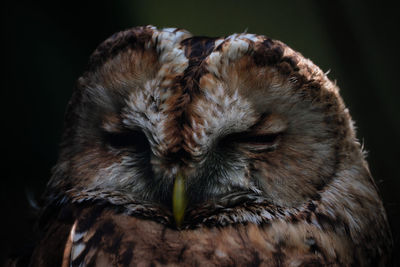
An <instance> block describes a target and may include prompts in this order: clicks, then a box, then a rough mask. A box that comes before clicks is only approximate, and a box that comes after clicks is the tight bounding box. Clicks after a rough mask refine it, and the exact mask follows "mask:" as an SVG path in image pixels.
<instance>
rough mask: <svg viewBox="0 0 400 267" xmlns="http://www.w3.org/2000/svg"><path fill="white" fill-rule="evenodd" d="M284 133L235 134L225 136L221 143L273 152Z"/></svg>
mask: <svg viewBox="0 0 400 267" xmlns="http://www.w3.org/2000/svg"><path fill="white" fill-rule="evenodd" d="M281 135H282V133H267V134H255V133H249V132H244V133H243V132H242V133H233V134H230V135H227V136H225V138H224V139H223V140H221V141H220V143H221V144H222V145H223V146H231V145H232V144H239V145H241V146H242V147H245V148H247V149H249V150H252V151H273V150H275V149H276V147H277V143H278V141H279V139H280V136H281Z"/></svg>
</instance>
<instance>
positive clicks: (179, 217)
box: [172, 172, 187, 228]
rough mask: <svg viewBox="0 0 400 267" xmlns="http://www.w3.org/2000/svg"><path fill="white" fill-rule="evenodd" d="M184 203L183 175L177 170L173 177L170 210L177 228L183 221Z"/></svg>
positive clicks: (185, 201) (185, 202)
mask: <svg viewBox="0 0 400 267" xmlns="http://www.w3.org/2000/svg"><path fill="white" fill-rule="evenodd" d="M186 204H187V197H186V190H185V176H184V175H183V174H182V173H181V172H178V174H177V175H176V177H175V181H174V190H173V192H172V212H173V214H174V218H175V223H176V226H177V227H178V228H179V227H180V226H181V224H182V222H183V218H184V215H185V208H186Z"/></svg>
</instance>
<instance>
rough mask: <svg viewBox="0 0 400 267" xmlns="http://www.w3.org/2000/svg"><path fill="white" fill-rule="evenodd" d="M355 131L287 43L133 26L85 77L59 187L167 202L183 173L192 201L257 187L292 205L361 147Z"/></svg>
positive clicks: (105, 47)
mask: <svg viewBox="0 0 400 267" xmlns="http://www.w3.org/2000/svg"><path fill="white" fill-rule="evenodd" d="M349 126H350V127H349ZM348 129H351V122H350V119H349V117H348V114H347V111H346V110H345V108H344V105H343V103H342V100H341V98H340V97H339V95H338V89H337V87H336V86H335V85H334V84H332V83H331V82H330V81H329V80H328V79H327V78H326V76H325V75H324V74H323V73H322V72H321V70H320V69H319V68H317V67H316V66H315V65H313V64H312V62H311V61H309V60H307V59H304V58H303V57H302V56H301V55H300V54H298V53H296V52H294V51H293V50H291V49H290V48H288V47H287V46H286V45H284V44H283V43H281V42H279V41H273V40H271V39H269V38H267V37H264V36H257V35H253V34H234V35H231V36H228V37H226V38H206V37H191V35H190V34H189V33H188V32H186V31H184V30H178V29H164V30H157V29H156V28H154V27H151V26H148V27H142V28H136V29H134V30H130V31H126V32H121V33H118V34H116V35H114V36H112V37H111V38H110V39H108V40H107V41H105V42H104V43H103V44H102V45H100V46H99V48H98V49H97V50H96V51H95V52H94V54H93V55H92V58H91V61H90V67H89V70H88V71H87V72H86V73H85V74H84V75H83V76H82V77H81V78H80V79H79V81H78V84H77V89H76V90H75V92H74V95H73V98H72V100H71V103H70V105H69V108H68V111H67V117H66V131H65V134H64V138H63V142H62V145H61V156H60V160H59V163H58V165H57V166H56V168H55V174H54V177H55V178H53V181H52V184H53V187H56V188H62V191H63V192H71V191H73V190H79V191H80V192H84V191H86V192H96V193H97V194H101V193H105V192H120V193H121V194H124V195H126V196H129V197H131V198H133V199H141V200H144V201H148V202H151V203H158V204H161V205H166V206H170V204H171V199H172V192H173V185H174V179H175V177H176V175H177V174H178V173H183V174H184V176H185V182H184V187H185V192H186V194H187V197H188V205H189V206H190V205H196V204H200V203H204V202H215V201H218V199H220V198H221V197H223V196H225V195H229V194H232V193H237V192H252V193H254V194H257V195H261V196H263V197H264V198H266V199H268V200H269V201H270V202H271V203H274V204H276V205H279V206H283V207H295V206H297V205H299V204H301V203H304V202H305V200H307V199H310V198H315V197H318V196H317V195H318V191H319V190H321V189H322V188H323V187H324V185H325V184H326V183H327V182H328V181H329V180H330V179H331V178H332V176H333V175H334V173H335V169H336V167H337V165H338V164H339V162H340V157H341V156H342V155H341V153H342V152H341V150H343V149H344V148H345V147H346V146H347V147H348V146H354V142H353V138H354V133H353V132H352V131H349V130H348ZM349 139H351V141H352V143H350V142H348V141H346V140H349ZM342 154H343V153H342ZM60 177H61V178H60Z"/></svg>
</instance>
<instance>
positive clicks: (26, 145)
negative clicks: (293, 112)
mask: <svg viewBox="0 0 400 267" xmlns="http://www.w3.org/2000/svg"><path fill="white" fill-rule="evenodd" d="M1 12H2V32H3V35H2V36H3V37H2V43H3V44H5V47H6V49H5V50H3V53H2V58H5V61H2V62H3V68H2V69H3V71H2V75H3V76H4V77H3V79H2V80H1V82H2V98H1V103H2V105H1V106H2V109H3V112H2V132H3V133H6V136H7V137H6V139H5V140H4V143H5V147H6V150H5V151H4V152H5V153H3V156H5V157H6V162H5V163H4V165H3V166H2V169H3V170H5V172H3V173H4V174H3V175H2V177H1V179H2V186H1V203H2V204H1V208H2V214H3V215H2V220H1V221H2V222H3V224H4V226H3V228H2V231H0V235H1V236H0V240H1V243H0V253H1V255H0V256H1V258H2V259H3V258H4V256H5V255H6V254H7V253H9V252H10V251H12V250H13V249H15V248H21V247H22V246H23V244H28V243H29V240H30V239H31V237H32V226H33V224H34V218H35V216H34V213H33V212H32V210H31V208H30V207H29V205H28V202H27V196H33V197H34V198H39V197H40V195H41V193H42V191H43V189H44V187H45V185H46V182H47V180H48V179H49V177H50V171H51V167H52V166H53V165H54V164H55V162H56V159H57V152H58V142H59V140H60V136H61V132H62V123H63V114H64V110H65V107H66V104H67V102H68V99H69V97H70V96H71V92H72V89H73V87H74V83H75V81H76V79H77V78H78V77H79V75H80V74H82V72H83V71H84V69H85V67H86V64H87V61H88V58H89V55H90V54H91V52H92V51H93V50H94V49H95V48H96V46H97V45H98V44H99V43H100V42H101V41H103V40H104V39H106V38H107V37H108V36H110V35H111V34H113V33H114V32H116V31H120V30H123V29H126V28H130V27H133V26H137V25H146V24H152V25H155V26H157V27H180V28H185V29H187V30H189V31H190V32H192V33H193V34H195V35H208V36H221V35H229V34H231V33H235V32H243V31H248V32H250V33H257V34H263V35H267V36H269V37H272V38H274V39H279V40H281V41H283V42H285V43H287V44H288V45H289V46H291V47H292V48H294V49H295V50H297V51H300V52H301V53H302V54H303V55H304V56H305V57H308V58H310V59H311V60H312V61H313V62H314V63H316V64H317V65H318V66H320V67H321V69H322V70H323V71H328V70H330V74H329V77H330V78H331V79H332V80H335V81H337V84H338V85H339V86H340V88H341V94H342V96H343V98H344V100H345V102H346V104H347V106H348V108H349V109H350V112H351V114H352V116H353V119H354V120H355V121H356V126H357V128H358V137H359V139H360V140H361V142H362V143H364V147H365V148H366V150H367V151H368V152H369V153H368V161H369V163H370V168H371V172H372V174H373V176H374V177H375V180H376V181H377V184H378V186H379V188H380V190H381V194H382V196H383V199H384V203H385V206H386V209H387V212H388V216H389V220H390V223H391V226H392V229H393V234H394V239H395V242H396V245H397V247H398V244H399V240H400V238H399V237H400V230H399V229H398V228H399V226H400V218H399V217H400V201H399V200H400V162H399V159H400V156H399V153H400V152H399V151H400V145H399V143H400V142H399V137H400V123H399V118H400V108H399V104H398V101H399V96H400V94H399V91H400V88H399V85H398V84H399V82H398V80H399V74H398V66H397V65H398V64H399V62H400V60H399V59H400V57H399V51H398V50H399V42H398V38H397V36H398V35H399V23H398V20H397V18H396V16H397V13H398V9H396V8H395V7H394V4H390V1H361V0H353V1H345V0H337V1H323V0H314V1H311V0H310V1H304V0H302V1H301V0H291V1H289V0H287V1H253V0H246V1H210V0H207V1H154V0H151V1H121V0H119V1H104V2H102V1H81V2H71V1H68V2H67V1H65V2H59V1H53V2H50V3H47V4H44V3H39V2H37V1H35V2H34V1H32V2H25V3H24V2H21V1H15V2H11V1H9V2H8V3H6V4H5V5H4V4H3V7H2V11H1Z"/></svg>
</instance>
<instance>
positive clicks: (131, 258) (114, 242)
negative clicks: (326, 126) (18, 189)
mask: <svg viewBox="0 0 400 267" xmlns="http://www.w3.org/2000/svg"><path fill="white" fill-rule="evenodd" d="M244 198H245V195H244V194H243V195H236V196H234V197H231V198H230V199H226V201H225V203H219V204H215V203H214V204H209V205H204V206H203V207H199V208H197V210H195V209H193V210H190V211H188V214H187V217H188V220H187V221H186V224H184V225H182V228H181V229H176V227H174V226H173V224H172V222H171V220H172V219H171V216H170V214H169V212H168V211H166V210H163V209H162V208H161V207H156V206H154V205H153V206H151V205H148V206H146V204H143V203H142V204H135V203H130V204H129V203H126V204H123V205H122V204H120V205H111V204H110V203H107V204H106V203H103V205H100V203H97V204H98V205H90V204H89V205H87V204H88V203H85V201H83V202H82V203H80V204H77V206H75V207H74V208H73V209H75V210H76V211H75V215H74V220H73V221H71V228H70V230H69V233H68V234H69V237H68V238H67V241H66V243H67V244H66V245H65V251H64V255H69V257H67V260H68V261H70V263H72V264H73V265H75V264H76V265H79V264H81V263H83V264H84V265H86V264H90V263H96V264H105V265H107V266H108V265H115V264H116V263H118V264H121V265H122V266H125V265H129V264H135V265H137V264H139V265H140V264H149V263H157V264H161V265H163V264H177V263H179V264H182V263H187V264H189V265H193V264H194V265H196V263H201V264H202V265H204V264H205V265H218V266H219V265H226V264H228V265H229V264H236V265H246V264H249V263H253V264H254V263H256V265H259V264H260V263H262V264H265V265H266V266H289V265H290V264H291V263H295V262H301V263H316V262H318V263H320V264H328V263H331V264H339V260H340V257H343V256H346V255H338V257H337V258H336V261H332V262H326V261H325V259H326V258H327V255H326V253H329V252H328V251H325V250H323V249H321V248H319V243H320V242H333V243H332V245H333V246H336V245H338V244H339V242H340V244H341V245H342V246H348V245H349V244H348V239H347V237H345V236H343V237H341V238H339V237H337V236H335V235H334V234H333V233H331V232H330V231H325V232H318V231H317V229H316V227H315V226H313V225H312V224H309V225H304V224H297V222H298V221H299V220H304V219H306V217H307V216H310V215H307V213H312V212H313V211H314V209H315V206H312V204H309V205H308V207H305V208H304V209H303V210H294V209H292V210H291V211H289V210H284V209H281V208H278V207H276V206H273V205H271V204H269V203H266V202H265V201H264V200H263V199H262V198H258V197H257V196H250V197H248V198H247V199H244ZM91 204H93V203H91ZM223 204H224V205H227V206H222V205H223ZM77 210H79V211H77ZM292 212H293V213H292ZM289 218H291V219H289ZM271 221H274V223H273V224H271ZM160 241H161V242H160ZM334 242H337V244H336V243H334ZM335 253H341V252H335ZM138 255H141V256H138ZM330 256H332V255H328V258H329V257H330ZM64 259H65V258H64ZM124 264H125V265H124Z"/></svg>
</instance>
